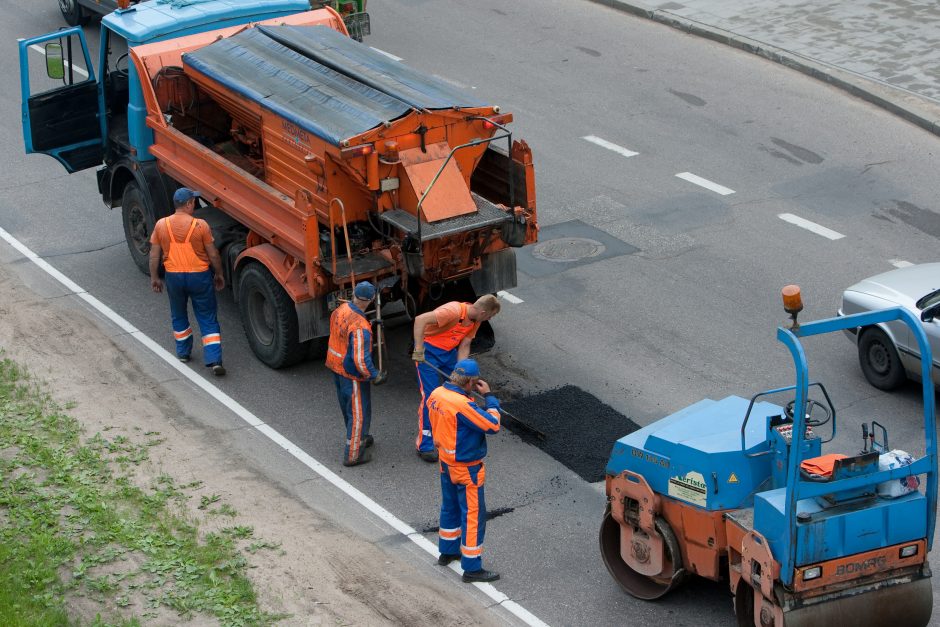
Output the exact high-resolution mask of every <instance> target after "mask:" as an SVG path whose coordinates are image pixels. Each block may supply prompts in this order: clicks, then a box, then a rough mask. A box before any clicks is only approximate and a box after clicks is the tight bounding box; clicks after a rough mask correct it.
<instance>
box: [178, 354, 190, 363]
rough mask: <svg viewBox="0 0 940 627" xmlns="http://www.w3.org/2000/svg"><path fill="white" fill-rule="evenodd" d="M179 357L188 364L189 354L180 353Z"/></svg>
mask: <svg viewBox="0 0 940 627" xmlns="http://www.w3.org/2000/svg"><path fill="white" fill-rule="evenodd" d="M178 359H179V360H180V361H181V362H183V363H184V364H188V363H189V355H179V356H178Z"/></svg>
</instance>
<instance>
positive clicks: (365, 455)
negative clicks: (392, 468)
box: [343, 448, 372, 466]
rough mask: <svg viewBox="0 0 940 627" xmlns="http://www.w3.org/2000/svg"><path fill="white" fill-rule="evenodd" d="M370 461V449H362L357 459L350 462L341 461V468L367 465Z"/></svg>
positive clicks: (346, 460)
mask: <svg viewBox="0 0 940 627" xmlns="http://www.w3.org/2000/svg"><path fill="white" fill-rule="evenodd" d="M371 461H372V451H371V450H370V449H367V448H364V449H362V452H361V453H359V459H355V460H353V461H350V460H348V459H343V466H358V465H360V464H368V463H369V462H371Z"/></svg>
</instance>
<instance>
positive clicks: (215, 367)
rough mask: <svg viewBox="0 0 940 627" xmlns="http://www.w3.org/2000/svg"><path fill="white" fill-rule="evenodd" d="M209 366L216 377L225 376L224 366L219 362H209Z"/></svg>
mask: <svg viewBox="0 0 940 627" xmlns="http://www.w3.org/2000/svg"><path fill="white" fill-rule="evenodd" d="M209 368H212V374H214V375H215V376H217V377H222V376H225V366H223V365H222V364H221V362H220V363H214V364H209Z"/></svg>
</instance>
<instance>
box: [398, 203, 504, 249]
mask: <svg viewBox="0 0 940 627" xmlns="http://www.w3.org/2000/svg"><path fill="white" fill-rule="evenodd" d="M471 196H472V197H473V202H474V203H475V204H476V206H477V212H476V213H471V214H467V215H462V216H457V217H455V218H448V219H446V220H439V221H437V222H425V221H424V220H422V221H421V242H422V243H423V242H428V241H431V240H435V239H440V238H442V237H447V236H448V235H453V234H455V233H465V232H467V231H476V230H479V229H484V228H489V227H496V226H499V225H501V224H504V223H506V222H511V221H512V214H511V213H509V212H507V211H504V210H503V209H500V208H499V207H498V206H496V205H494V204H493V203H491V202H490V201H488V200H487V199H485V198H483V197H482V196H480V195H478V194H471ZM379 219H380V220H382V221H383V222H385V223H386V224H389V225H391V226H393V227H395V228H396V229H399V230H401V231H404V232H405V233H406V234H408V235H410V236H412V237H417V236H418V220H417V219H416V218H415V216H413V215H412V214H410V213H408V212H407V211H405V210H404V209H392V210H391V211H386V212H384V213H381V214H379Z"/></svg>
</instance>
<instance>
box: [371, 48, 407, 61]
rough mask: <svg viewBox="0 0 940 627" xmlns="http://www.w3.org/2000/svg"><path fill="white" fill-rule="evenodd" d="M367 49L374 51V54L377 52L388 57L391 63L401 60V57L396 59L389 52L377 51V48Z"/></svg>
mask: <svg viewBox="0 0 940 627" xmlns="http://www.w3.org/2000/svg"><path fill="white" fill-rule="evenodd" d="M369 47H370V48H372V49H373V50H375V51H376V52H378V53H379V54H384V55H385V56H386V57H388V58H389V59H391V60H392V61H401V60H402V58H401V57H396V56H395V55H394V54H392V53H391V52H385V51H384V50H379V49H378V48H375V47H373V46H369Z"/></svg>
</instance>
